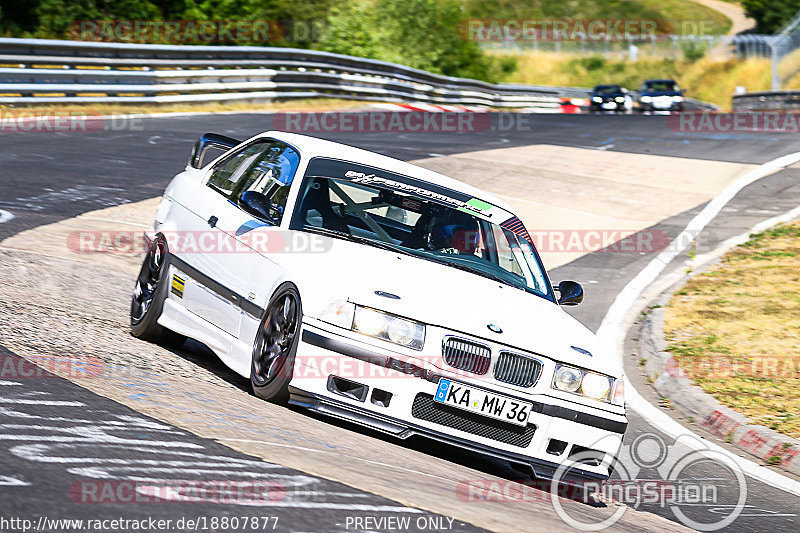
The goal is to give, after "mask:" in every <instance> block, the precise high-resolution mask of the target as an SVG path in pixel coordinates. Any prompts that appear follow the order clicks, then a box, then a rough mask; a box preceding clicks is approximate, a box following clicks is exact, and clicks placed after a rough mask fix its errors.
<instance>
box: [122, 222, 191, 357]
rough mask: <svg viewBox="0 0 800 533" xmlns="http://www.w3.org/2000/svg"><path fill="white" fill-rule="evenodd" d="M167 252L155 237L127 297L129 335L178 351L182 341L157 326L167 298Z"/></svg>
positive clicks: (161, 236) (181, 336) (172, 333)
mask: <svg viewBox="0 0 800 533" xmlns="http://www.w3.org/2000/svg"><path fill="white" fill-rule="evenodd" d="M168 272H169V250H168V248H167V241H166V239H165V238H164V236H163V235H161V234H159V235H157V236H156V238H155V239H153V242H152V243H151V245H150V249H149V250H148V251H147V255H146V256H145V258H144V261H143V262H142V268H141V269H140V270H139V275H138V276H137V278H136V284H135V285H134V287H133V295H132V296H131V313H130V315H131V333H132V334H133V336H134V337H137V338H139V339H142V340H146V341H149V342H155V343H158V344H162V345H164V346H169V347H171V348H178V347H180V346H181V345H182V344H183V343H184V342H185V341H186V337H185V336H184V335H180V334H179V333H175V332H174V331H171V330H169V329H167V328H165V327H164V326H162V325H161V324H159V323H158V318H159V317H160V316H161V312H162V311H163V309H164V300H166V299H167V296H168V294H169V279H168V278H167V277H166V274H167V273H168Z"/></svg>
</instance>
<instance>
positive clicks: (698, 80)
mask: <svg viewBox="0 0 800 533" xmlns="http://www.w3.org/2000/svg"><path fill="white" fill-rule="evenodd" d="M517 58H518V62H519V68H518V69H517V71H516V72H514V73H512V74H511V75H510V76H509V78H508V79H507V80H505V81H508V82H512V83H527V84H533V85H564V86H580V87H592V86H594V85H598V84H601V83H618V84H620V85H623V86H625V87H628V88H629V89H638V88H639V87H641V84H642V82H643V81H644V80H645V79H648V78H661V77H663V78H674V79H676V80H677V81H678V82H679V83H680V84H681V86H682V87H683V88H684V89H686V93H687V96H690V97H692V98H697V99H698V100H703V101H705V102H713V103H715V104H717V105H718V106H720V107H721V108H723V109H730V107H731V96H732V95H733V93H734V88H735V87H736V86H737V85H741V86H744V87H746V88H747V91H748V92H754V91H766V90H769V88H770V63H769V60H768V59H760V58H758V59H749V60H747V61H739V60H736V59H730V60H727V61H721V60H713V59H707V58H704V59H700V60H699V61H695V62H689V61H673V60H671V59H656V58H651V57H642V58H640V59H639V61H636V62H630V61H624V60H614V59H604V58H603V57H602V56H593V57H576V56H575V55H572V54H558V53H549V52H540V53H525V54H521V55H518V56H517Z"/></svg>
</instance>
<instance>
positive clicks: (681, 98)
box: [672, 96, 683, 102]
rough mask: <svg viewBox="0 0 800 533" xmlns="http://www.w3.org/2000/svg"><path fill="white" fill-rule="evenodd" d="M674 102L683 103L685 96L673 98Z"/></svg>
mask: <svg viewBox="0 0 800 533" xmlns="http://www.w3.org/2000/svg"><path fill="white" fill-rule="evenodd" d="M672 100H673V101H675V102H683V96H673V97H672Z"/></svg>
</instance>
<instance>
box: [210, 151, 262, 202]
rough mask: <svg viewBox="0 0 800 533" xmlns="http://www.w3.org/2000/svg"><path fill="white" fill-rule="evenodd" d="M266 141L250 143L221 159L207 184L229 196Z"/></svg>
mask: <svg viewBox="0 0 800 533" xmlns="http://www.w3.org/2000/svg"><path fill="white" fill-rule="evenodd" d="M266 146H268V145H267V143H255V144H251V145H249V146H247V147H245V148H243V149H242V150H240V151H239V152H238V153H236V154H234V155H233V156H231V157H228V158H227V159H225V160H223V161H222V163H220V164H219V165H217V166H216V167H215V168H214V170H213V171H212V172H211V177H210V178H209V179H208V186H209V187H211V188H212V189H214V190H216V191H217V192H219V193H222V194H224V195H225V196H228V197H230V196H231V194H232V193H233V192H234V190H235V189H236V185H237V183H238V182H239V180H240V179H241V177H242V174H243V173H244V172H245V171H246V170H247V168H248V167H249V166H250V164H251V163H252V162H253V160H255V159H256V158H257V157H258V154H260V153H261V152H262V151H263V150H264V148H265V147H266Z"/></svg>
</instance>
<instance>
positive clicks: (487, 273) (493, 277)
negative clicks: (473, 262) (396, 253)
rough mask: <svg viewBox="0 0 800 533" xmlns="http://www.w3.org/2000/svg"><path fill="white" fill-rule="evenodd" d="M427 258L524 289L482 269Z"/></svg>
mask: <svg viewBox="0 0 800 533" xmlns="http://www.w3.org/2000/svg"><path fill="white" fill-rule="evenodd" d="M426 257H430V258H431V260H433V261H434V262H436V263H439V264H441V265H446V266H449V267H452V268H455V269H458V270H463V271H464V272H471V273H472V274H477V275H478V276H482V277H484V278H489V279H491V280H493V281H496V282H498V283H502V284H503V285H508V286H510V287H514V288H517V289H521V288H523V287H522V285H516V284H514V283H512V282H510V281H509V280H507V279H506V278H504V277H502V276H498V275H497V274H492V273H491V272H487V271H486V270H482V269H480V268H475V267H471V266H469V265H464V264H462V263H453V262H450V261H446V260H444V259H440V258H438V257H434V256H426Z"/></svg>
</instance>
